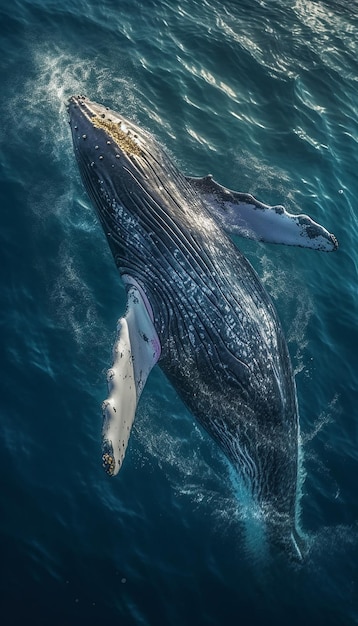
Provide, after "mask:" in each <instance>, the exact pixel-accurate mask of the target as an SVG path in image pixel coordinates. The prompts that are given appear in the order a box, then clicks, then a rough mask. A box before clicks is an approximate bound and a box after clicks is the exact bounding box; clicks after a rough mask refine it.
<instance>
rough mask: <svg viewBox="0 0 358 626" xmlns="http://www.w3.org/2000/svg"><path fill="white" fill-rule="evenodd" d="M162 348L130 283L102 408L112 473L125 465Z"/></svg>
mask: <svg viewBox="0 0 358 626" xmlns="http://www.w3.org/2000/svg"><path fill="white" fill-rule="evenodd" d="M160 351H161V348H160V342H159V338H158V335H157V333H156V331H155V328H154V325H153V322H152V319H151V316H150V314H149V312H148V310H147V307H146V303H145V302H144V299H143V297H142V294H141V293H140V291H139V290H138V289H137V287H134V286H131V287H130V289H129V291H128V302H127V310H126V313H125V316H124V317H122V318H121V319H120V320H119V321H118V335H117V339H116V343H115V345H114V349H113V359H114V362H113V366H112V367H111V369H110V370H108V372H107V382H108V391H109V397H108V398H107V400H105V401H104V403H103V407H102V408H103V431H102V462H103V467H104V469H105V470H106V472H107V474H109V475H110V476H115V475H116V474H117V473H118V472H119V470H120V468H121V466H122V463H123V459H124V455H125V452H126V449H127V445H128V440H129V435H130V432H131V428H132V424H133V421H134V417H135V412H136V408H137V404H138V401H139V398H140V395H141V392H142V390H143V388H144V385H145V383H146V380H147V377H148V375H149V372H150V371H151V369H152V367H153V366H154V365H155V364H156V362H157V361H158V359H159V356H160Z"/></svg>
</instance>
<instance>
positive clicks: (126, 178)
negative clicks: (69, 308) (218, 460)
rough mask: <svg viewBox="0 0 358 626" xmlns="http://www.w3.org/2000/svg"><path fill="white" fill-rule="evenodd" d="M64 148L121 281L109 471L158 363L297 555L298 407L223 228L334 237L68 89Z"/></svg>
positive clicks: (293, 237) (311, 243)
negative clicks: (183, 164) (196, 167)
mask: <svg viewBox="0 0 358 626" xmlns="http://www.w3.org/2000/svg"><path fill="white" fill-rule="evenodd" d="M68 110H69V117H70V125H71V131H72V139H73V146H74V152H75V155H76V159H77V163H78V167H79V171H80V174H81V177H82V180H83V183H84V186H85V188H86V190H87V192H88V195H89V197H90V198H91V200H92V202H93V205H94V207H95V209H96V212H97V215H98V217H99V220H100V222H101V224H102V226H103V230H104V233H105V235H106V237H107V241H108V244H109V247H110V249H111V251H112V254H113V257H114V261H115V263H116V266H117V268H118V270H119V273H120V275H121V277H122V279H123V281H124V283H125V285H126V289H127V298H128V300H127V309H126V311H125V314H124V315H123V316H122V317H121V318H120V319H119V322H118V335H117V339H116V343H115V346H114V350H113V365H112V367H111V368H110V369H109V371H108V374H107V381H108V390H109V391H108V393H109V395H108V398H107V400H105V402H104V403H103V444H102V445H103V447H102V461H103V466H104V468H105V470H106V472H107V473H108V474H109V475H111V476H113V475H115V474H117V473H118V471H119V469H120V468H121V466H122V464H123V460H124V455H125V452H126V448H127V445H128V440H129V436H130V431H131V427H132V424H133V420H134V417H135V412H136V408H137V404H138V401H139V398H140V395H141V392H142V390H143V388H144V385H145V383H146V380H147V377H148V376H149V374H150V371H151V369H152V368H153V367H154V365H155V364H156V363H158V365H159V366H160V367H161V369H162V370H163V372H164V373H165V375H166V376H167V377H168V379H169V380H170V381H171V383H172V384H173V386H174V387H175V389H176V391H177V392H178V394H179V396H180V397H181V398H182V400H183V401H184V403H185V404H186V406H187V407H188V408H189V410H190V411H191V412H192V414H193V415H194V416H195V417H196V419H197V420H198V422H199V423H200V424H201V426H202V427H203V428H204V429H205V430H206V431H207V432H208V433H209V434H210V435H211V437H213V439H214V440H215V441H216V442H217V443H218V445H219V446H220V448H221V449H222V451H223V452H224V453H225V455H226V456H227V458H228V459H229V460H230V462H231V463H232V465H233V466H234V467H235V469H236V470H237V473H238V475H239V476H240V480H241V481H242V484H243V485H244V488H245V489H247V491H248V492H249V493H250V494H251V497H252V498H253V501H254V502H255V503H256V504H257V505H258V506H259V508H260V511H261V512H262V516H263V519H264V520H265V522H266V525H267V528H268V535H269V536H270V537H272V538H273V540H274V541H275V542H276V543H279V544H280V545H281V546H284V547H288V548H289V549H293V551H295V552H296V553H297V555H298V556H301V555H302V537H301V534H300V530H299V520H298V514H297V510H298V478H299V456H300V455H299V417H298V407H297V397H296V388H295V381H294V376H293V371H292V366H291V361H290V357H289V352H288V348H287V344H286V341H285V337H284V334H283V330H282V328H281V324H280V321H279V319H278V316H277V313H276V310H275V308H274V305H273V303H272V301H271V298H270V297H269V295H268V294H267V292H266V290H265V288H264V286H263V285H262V283H261V282H260V279H259V277H258V275H257V274H256V272H255V271H254V269H253V268H252V266H251V265H250V263H249V262H248V260H247V259H246V258H245V257H244V256H243V255H242V254H241V253H240V251H239V249H238V248H237V246H236V245H235V243H234V242H233V240H232V238H231V235H232V234H239V235H242V236H246V237H251V238H254V239H258V240H261V241H269V242H274V243H285V244H289V245H299V246H303V247H310V248H313V249H318V250H326V251H330V250H334V249H336V248H337V245H338V244H337V240H336V239H335V237H334V235H332V234H330V233H329V232H328V231H327V230H326V229H325V228H324V227H322V226H320V225H319V224H317V223H315V222H314V221H313V220H312V219H311V218H310V217H308V216H305V215H299V216H297V215H291V214H290V213H288V212H287V211H286V210H285V209H284V208H283V207H282V206H274V207H272V206H269V205H266V204H263V203H261V202H259V201H258V200H256V199H255V198H254V197H253V196H251V195H249V194H243V193H238V192H235V191H231V190H229V189H226V188H225V187H222V186H221V185H219V184H218V183H217V182H216V181H214V180H213V178H212V177H211V176H205V177H203V178H194V177H186V176H185V175H184V174H183V173H181V172H180V171H179V170H178V168H177V167H176V165H175V164H174V163H173V161H172V159H171V158H170V157H169V156H168V154H167V153H166V151H165V150H164V149H163V148H162V146H161V145H160V143H159V142H158V141H157V140H156V139H155V137H154V136H153V135H152V134H150V133H149V132H147V131H146V130H143V129H141V128H139V127H138V126H137V125H136V124H134V123H133V122H131V121H129V120H128V119H126V118H125V117H123V116H122V115H121V114H119V113H116V112H115V111H113V110H110V109H108V108H107V107H104V106H102V105H100V104H97V103H95V102H92V101H91V100H89V99H88V98H86V97H84V96H72V97H71V98H70V100H69V104H68Z"/></svg>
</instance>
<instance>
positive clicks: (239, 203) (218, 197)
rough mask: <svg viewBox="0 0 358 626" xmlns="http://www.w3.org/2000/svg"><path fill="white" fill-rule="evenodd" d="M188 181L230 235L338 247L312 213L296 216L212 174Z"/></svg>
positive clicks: (311, 245)
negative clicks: (311, 216)
mask: <svg viewBox="0 0 358 626" xmlns="http://www.w3.org/2000/svg"><path fill="white" fill-rule="evenodd" d="M187 180H188V181H189V182H190V183H191V185H192V187H193V188H194V189H195V190H196V191H197V193H199V194H200V195H201V197H202V199H203V200H204V202H205V204H206V206H207V208H208V210H209V211H210V213H211V214H212V215H213V216H214V217H215V218H216V219H217V220H218V221H219V222H220V224H221V226H222V228H223V229H224V230H225V231H226V232H227V233H229V234H232V235H240V236H242V237H247V238H248V239H257V240H259V241H264V242H266V243H282V244H286V245H290V246H301V247H303V248H313V249H314V250H324V251H326V252H330V251H332V250H336V249H337V248H338V241H337V239H336V237H335V236H334V235H332V234H331V233H329V232H328V230H326V229H325V228H324V227H323V226H321V225H320V224H317V223H316V222H314V221H313V220H312V219H311V218H310V217H309V216H308V215H292V214H291V213H288V212H287V211H286V209H285V208H284V207H283V206H269V205H267V204H263V203H262V202H259V201H258V200H256V198H254V197H253V196H251V195H250V194H247V193H240V192H237V191H231V190H230V189H227V188H226V187H223V186H222V185H219V183H217V182H215V181H214V180H213V178H212V177H211V176H205V177H204V178H191V177H190V178H189V177H188V178H187Z"/></svg>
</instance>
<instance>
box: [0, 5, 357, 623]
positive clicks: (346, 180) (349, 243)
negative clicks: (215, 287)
mask: <svg viewBox="0 0 358 626" xmlns="http://www.w3.org/2000/svg"><path fill="white" fill-rule="evenodd" d="M357 42H358V4H357V2H345V1H343V0H340V1H332V2H330V1H328V0H325V1H323V0H322V1H317V2H314V1H309V0H296V1H295V2H294V1H290V0H288V1H284V0H272V1H271V2H269V1H268V0H267V1H266V2H265V1H259V0H253V1H251V2H249V1H247V0H246V1H244V0H242V1H240V0H236V1H231V2H225V3H221V2H218V1H217V0H210V1H209V0H196V1H195V0H182V1H181V2H178V1H177V0H173V2H169V0H166V1H160V0H157V1H155V0H149V1H148V0H146V2H144V1H143V2H139V1H138V0H137V2H129V1H128V0H127V1H121V0H117V2H115V1H114V0H105V1H103V2H99V3H98V2H92V1H90V0H87V1H85V0H80V1H78V2H76V3H73V2H69V1H68V0H63V1H62V2H61V3H60V2H53V1H52V0H49V1H48V2H45V0H28V1H26V0H22V1H20V0H15V1H13V2H11V3H7V2H5V0H2V2H1V7H0V51H1V56H0V72H1V99H0V108H1V116H0V128H1V131H0V137H1V145H0V163H1V171H0V176H1V185H0V194H1V215H2V223H1V229H0V237H1V255H2V262H1V264H0V272H1V286H2V289H1V297H2V306H1V316H2V324H1V334H2V341H1V351H2V359H1V363H2V393H1V424H2V437H1V453H0V464H1V467H0V476H1V516H0V524H1V539H0V541H1V552H0V554H1V557H0V564H1V578H0V583H1V604H0V606H1V613H0V620H1V624H3V625H4V626H10V625H19V624H23V623H25V622H29V621H31V622H33V623H36V624H37V625H48V624H52V625H53V626H57V625H72V624H86V625H87V626H91V625H97V624H100V623H109V622H110V623H111V624H116V623H118V624H125V625H127V624H128V625H131V624H143V625H150V626H154V625H155V626H156V625H157V624H168V625H170V626H172V625H177V624H178V625H179V624H180V625H183V624H190V625H191V624H193V625H194V624H195V625H200V626H201V625H203V626H204V625H205V626H206V625H211V624H212V625H215V626H216V625H220V626H221V625H229V624H230V625H231V624H260V625H261V624H275V625H286V624H292V625H295V624H307V625H315V626H316V625H321V624H322V625H326V624H332V625H333V624H342V625H346V624H347V625H348V624H356V623H358V588H357V586H358V585H357V582H358V571H357V570H358V564H357V561H358V537H357V530H358V526H357V519H358V496H357V481H356V476H357V463H358V451H357V448H358V428H357V423H358V415H357V346H358V331H357V313H358V307H357V301H358V293H357V264H358V256H357V254H358V253H357V248H358V247H357V226H358V217H357V216H358V213H357V207H356V204H357V197H358V184H357V160H358V158H357V157H358V145H357V143H358V124H357V118H358V108H357V87H358V65H357V51H358V44H357ZM72 93H86V94H87V95H88V96H89V97H90V98H92V99H93V100H97V101H99V102H102V103H105V104H107V105H108V106H111V107H113V108H115V109H117V110H118V111H121V112H122V113H123V114H124V115H127V116H128V117H130V118H132V119H133V120H134V121H136V122H137V123H140V124H142V125H143V126H144V127H145V128H147V129H149V130H151V131H152V132H154V133H155V134H156V136H157V137H158V139H159V140H160V141H162V143H163V144H164V145H165V146H166V147H167V149H168V150H169V152H170V153H171V154H172V156H173V158H174V159H175V161H176V162H177V164H178V165H179V167H180V168H181V169H182V170H183V171H184V172H186V173H187V174H192V175H197V176H199V175H204V174H207V173H209V172H210V173H212V174H213V175H214V177H215V179H216V180H218V181H219V182H221V183H222V184H224V185H227V186H229V187H231V188H233V189H238V190H241V191H248V192H251V193H253V194H254V195H255V196H256V197H258V198H259V199H261V200H262V201H264V202H268V203H272V204H284V205H285V206H286V208H287V209H288V210H289V211H291V212H297V213H298V212H304V213H308V214H309V215H311V217H312V218H313V219H315V220H316V221H318V222H320V223H322V224H324V225H325V226H326V227H327V228H328V229H329V230H330V231H331V232H334V233H335V235H336V236H337V237H338V239H339V242H340V249H339V250H338V252H337V253H334V254H325V253H319V252H314V251H311V250H305V249H299V248H288V247H284V246H274V245H263V244H258V243H255V242H249V241H247V240H238V244H239V246H240V248H241V250H242V251H243V252H244V253H245V254H246V255H247V257H248V258H249V260H250V261H251V262H252V264H253V265H254V266H255V268H256V269H257V271H258V273H259V275H260V277H261V278H262V280H263V281H264V283H265V285H266V287H267V289H268V290H269V292H270V293H271V295H272V297H273V299H274V302H275V304H276V306H277V310H278V313H279V315H280V318H281V320H282V323H283V326H284V329H285V333H286V337H287V339H288V344H289V349H290V353H291V357H292V361H293V365H294V368H295V373H296V384H297V390H298V400H299V406H300V416H301V429H302V437H303V452H304V459H305V471H306V480H305V482H304V486H303V497H302V502H301V505H302V522H301V523H302V526H303V528H304V529H305V531H306V532H307V534H308V535H309V538H310V552H309V555H308V557H307V560H306V562H305V563H304V565H303V566H302V567H301V568H297V567H295V566H293V565H292V564H290V563H287V562H286V561H285V560H284V559H283V558H282V557H277V558H272V559H271V560H270V562H262V561H261V560H260V559H259V558H258V557H257V558H256V557H255V542H254V538H253V539H252V546H251V549H248V547H247V542H246V541H245V532H244V518H245V508H244V507H243V505H242V504H241V505H240V502H238V500H237V498H236V494H235V488H234V485H233V481H232V478H231V471H230V469H229V467H228V465H227V464H226V462H225V461H224V460H223V458H222V456H221V454H220V452H219V451H218V449H217V447H216V446H215V445H214V443H212V441H211V440H210V439H209V438H208V436H207V435H206V434H205V433H203V432H202V431H201V430H200V429H199V427H198V426H197V425H196V424H195V422H194V420H193V418H192V416H191V415H190V414H189V413H188V411H187V410H186V409H185V408H184V407H183V405H181V404H180V402H179V400H178V398H177V396H176V394H175V391H174V390H173V389H172V387H171V386H170V385H169V383H168V382H167V381H166V379H165V378H164V376H163V375H162V374H161V372H160V370H159V369H158V368H155V370H154V371H153V372H152V374H151V376H150V379H149V381H148V383H147V386H146V389H145V391H144V393H143V396H142V399H141V403H140V408H139V412H138V415H137V419H136V422H135V428H134V433H133V434H132V437H131V441H130V447H129V450H128V452H127V455H126V460H125V465H124V467H123V469H122V470H121V473H120V474H119V476H118V477H117V478H116V479H113V480H111V479H109V478H108V477H107V476H106V475H105V473H104V472H103V470H102V468H101V461H100V453H101V450H100V433H101V410H100V405H101V402H102V400H103V399H104V398H105V397H106V382H105V371H106V369H107V367H108V366H109V365H110V364H111V348H112V344H113V340H114V337H115V328H116V320H117V318H118V317H119V316H120V315H121V314H122V313H123V310H124V307H125V292H124V289H123V287H122V285H121V282H120V280H119V278H118V276H117V273H116V269H115V266H114V263H113V260H112V257H111V255H110V253H109V250H108V248H107V243H106V241H105V238H104V236H103V234H102V231H101V228H100V226H99V224H98V223H97V220H96V218H95V215H94V212H93V210H92V208H91V206H90V204H89V201H88V199H87V196H86V195H85V193H84V190H83V187H82V184H81V182H80V179H79V175H78V172H77V167H76V164H75V160H74V157H73V153H72V146H71V138H70V131H69V127H68V124H67V116H66V110H65V103H66V100H67V98H68V97H69V96H70V95H71V94H72Z"/></svg>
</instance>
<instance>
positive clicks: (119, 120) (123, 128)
mask: <svg viewBox="0 0 358 626" xmlns="http://www.w3.org/2000/svg"><path fill="white" fill-rule="evenodd" d="M68 113H69V118H70V126H71V130H72V139H73V144H74V148H75V150H76V151H77V152H85V153H86V154H87V156H89V155H90V154H91V155H92V158H93V160H94V162H97V161H98V160H103V159H104V158H105V156H106V155H108V153H112V152H114V153H115V156H116V158H120V157H127V158H131V157H135V156H137V157H138V156H141V155H142V154H143V145H145V141H143V140H141V137H140V134H141V131H140V130H139V128H137V127H136V126H135V124H133V123H132V122H129V121H128V120H127V119H126V118H124V117H123V116H121V115H120V114H118V113H116V112H114V111H111V110H110V109H109V108H108V107H105V106H102V105H100V104H97V103H96V102H92V101H91V100H89V99H88V98H86V97H85V96H71V98H70V99H69V101H68ZM142 134H143V135H144V133H142ZM101 157H102V159H101Z"/></svg>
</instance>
